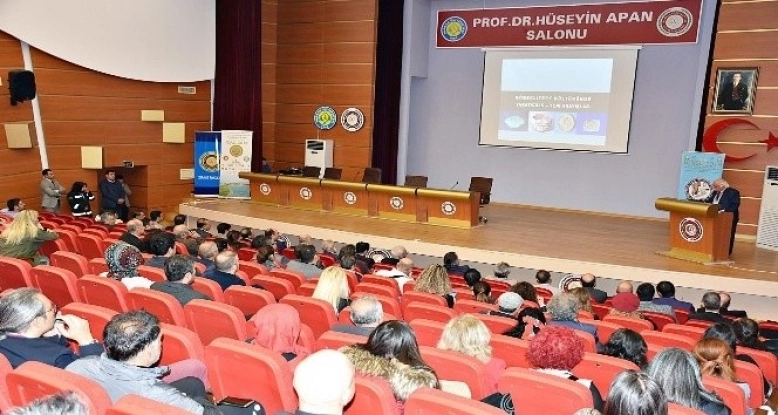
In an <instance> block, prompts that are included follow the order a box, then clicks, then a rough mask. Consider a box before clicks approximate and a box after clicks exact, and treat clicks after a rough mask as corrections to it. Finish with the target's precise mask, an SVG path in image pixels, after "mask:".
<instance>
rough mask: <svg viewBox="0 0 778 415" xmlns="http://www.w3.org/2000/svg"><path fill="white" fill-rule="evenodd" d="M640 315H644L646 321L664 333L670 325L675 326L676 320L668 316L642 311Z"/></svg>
mask: <svg viewBox="0 0 778 415" xmlns="http://www.w3.org/2000/svg"><path fill="white" fill-rule="evenodd" d="M640 313H641V314H643V317H645V318H646V320H648V321H650V322H652V323H654V326H656V330H659V331H662V328H664V326H666V325H668V324H675V319H673V318H672V317H670V316H669V315H667V314H662V313H652V312H650V311H641V312H640Z"/></svg>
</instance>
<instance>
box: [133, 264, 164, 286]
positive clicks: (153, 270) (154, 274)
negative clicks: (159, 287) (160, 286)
mask: <svg viewBox="0 0 778 415" xmlns="http://www.w3.org/2000/svg"><path fill="white" fill-rule="evenodd" d="M138 274H140V275H141V276H143V277H146V278H148V279H150V280H152V281H154V282H165V281H167V276H166V275H165V270H163V269H162V268H157V267H150V266H148V265H138Z"/></svg>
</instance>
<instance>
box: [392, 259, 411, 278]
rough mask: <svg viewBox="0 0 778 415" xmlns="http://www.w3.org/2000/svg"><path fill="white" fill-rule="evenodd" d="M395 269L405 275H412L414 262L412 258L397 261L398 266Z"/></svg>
mask: <svg viewBox="0 0 778 415" xmlns="http://www.w3.org/2000/svg"><path fill="white" fill-rule="evenodd" d="M394 267H395V268H396V269H397V271H400V272H402V273H403V274H405V275H411V270H413V260H412V259H410V258H402V259H400V260H399V261H397V265H395V266H394Z"/></svg>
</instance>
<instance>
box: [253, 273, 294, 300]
mask: <svg viewBox="0 0 778 415" xmlns="http://www.w3.org/2000/svg"><path fill="white" fill-rule="evenodd" d="M251 284H252V285H253V284H257V285H259V286H261V287H262V288H264V289H266V290H268V291H270V293H271V294H273V297H275V298H276V301H279V300H281V299H282V298H284V297H286V296H287V295H290V294H294V293H295V291H294V285H292V283H291V282H289V281H287V280H284V279H281V278H277V277H271V276H269V275H255V276H254V278H252V279H251Z"/></svg>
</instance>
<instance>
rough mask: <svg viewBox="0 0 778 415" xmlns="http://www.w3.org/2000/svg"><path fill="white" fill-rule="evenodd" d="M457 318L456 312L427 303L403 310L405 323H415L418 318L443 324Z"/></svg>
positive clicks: (414, 304)
mask: <svg viewBox="0 0 778 415" xmlns="http://www.w3.org/2000/svg"><path fill="white" fill-rule="evenodd" d="M454 317H456V313H455V312H454V310H452V309H450V308H448V307H445V306H443V307H441V306H439V305H438V306H435V305H430V304H425V303H416V302H414V303H410V304H408V305H407V306H405V309H404V310H403V318H404V319H405V321H413V320H416V319H417V318H422V319H426V320H432V321H439V322H441V323H443V324H445V323H448V321H449V320H451V319H452V318H454Z"/></svg>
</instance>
